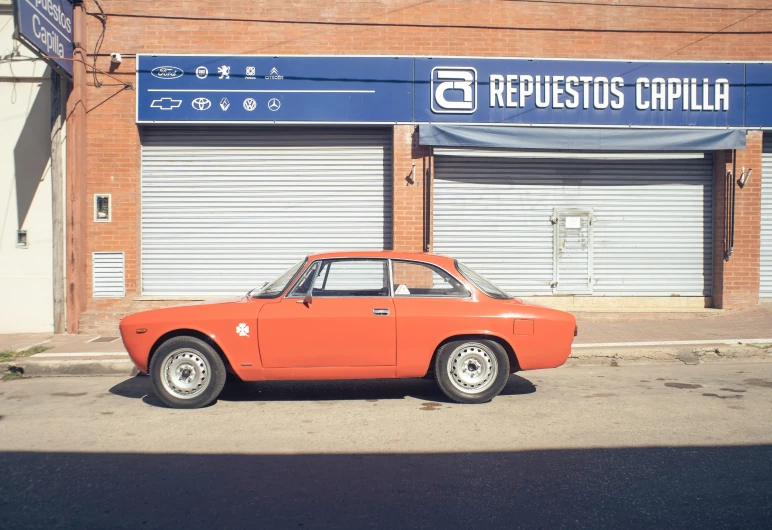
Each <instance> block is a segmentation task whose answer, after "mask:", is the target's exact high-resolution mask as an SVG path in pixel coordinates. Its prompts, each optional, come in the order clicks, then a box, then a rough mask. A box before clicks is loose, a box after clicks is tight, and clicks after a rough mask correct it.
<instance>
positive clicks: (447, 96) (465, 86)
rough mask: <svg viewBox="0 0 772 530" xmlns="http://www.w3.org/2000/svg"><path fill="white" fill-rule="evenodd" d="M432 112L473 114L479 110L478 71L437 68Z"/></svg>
mask: <svg viewBox="0 0 772 530" xmlns="http://www.w3.org/2000/svg"><path fill="white" fill-rule="evenodd" d="M430 89H431V100H432V112H434V113H436V114H472V113H474V112H475V111H476V110H477V70H476V69H474V68H472V67H471V66H469V67H466V66H435V67H434V68H432V80H431V85H430Z"/></svg>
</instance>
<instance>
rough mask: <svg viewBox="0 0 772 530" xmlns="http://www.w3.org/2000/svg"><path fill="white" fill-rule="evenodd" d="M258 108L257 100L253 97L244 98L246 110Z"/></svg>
mask: <svg viewBox="0 0 772 530" xmlns="http://www.w3.org/2000/svg"><path fill="white" fill-rule="evenodd" d="M256 108H257V101H255V100H254V99H253V98H247V99H245V100H244V110H248V111H250V112H251V111H253V110H255V109H256Z"/></svg>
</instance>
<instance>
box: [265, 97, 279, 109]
mask: <svg viewBox="0 0 772 530" xmlns="http://www.w3.org/2000/svg"><path fill="white" fill-rule="evenodd" d="M280 108H281V101H279V100H278V99H276V98H271V99H269V100H268V109H269V110H272V111H274V112H276V111H277V110H279V109H280Z"/></svg>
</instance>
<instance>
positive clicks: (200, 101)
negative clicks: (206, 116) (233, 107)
mask: <svg viewBox="0 0 772 530" xmlns="http://www.w3.org/2000/svg"><path fill="white" fill-rule="evenodd" d="M190 105H191V106H192V107H193V108H194V109H196V110H206V109H208V108H209V107H211V106H212V102H211V101H209V100H208V99H206V98H196V99H194V100H193V101H191V102H190Z"/></svg>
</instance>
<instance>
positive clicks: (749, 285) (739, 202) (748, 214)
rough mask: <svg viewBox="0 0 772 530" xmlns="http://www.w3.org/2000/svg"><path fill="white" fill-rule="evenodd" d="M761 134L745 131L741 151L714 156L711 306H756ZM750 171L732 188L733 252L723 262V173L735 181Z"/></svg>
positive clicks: (725, 189)
mask: <svg viewBox="0 0 772 530" xmlns="http://www.w3.org/2000/svg"><path fill="white" fill-rule="evenodd" d="M762 140H763V134H762V132H761V131H749V132H748V134H747V136H746V147H745V149H742V150H738V151H737V152H736V159H733V158H732V151H721V152H718V153H716V156H715V161H714V168H715V171H714V194H713V195H714V205H713V208H714V225H713V228H714V242H713V304H714V305H715V306H716V307H720V308H724V309H736V308H740V307H746V306H749V305H756V304H758V302H759V245H760V239H759V235H760V233H761V150H762V143H763V142H762ZM743 168H745V169H746V170H748V169H751V168H752V169H753V173H752V174H751V177H750V178H749V179H748V181H747V183H746V185H745V186H744V187H743V188H740V186H739V185H737V186H736V188H735V205H734V208H735V211H734V225H735V226H734V249H733V251H732V255H731V257H730V259H729V261H726V260H725V257H724V248H725V241H724V239H725V237H726V234H725V229H724V227H725V225H726V217H727V215H726V213H725V212H726V211H727V210H726V204H727V203H729V202H730V201H731V199H730V198H729V197H728V194H729V192H730V190H731V188H729V189H727V186H726V179H727V177H726V172H727V171H733V179H734V180H735V181H737V180H738V179H739V178H740V175H741V174H742V169H743Z"/></svg>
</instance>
